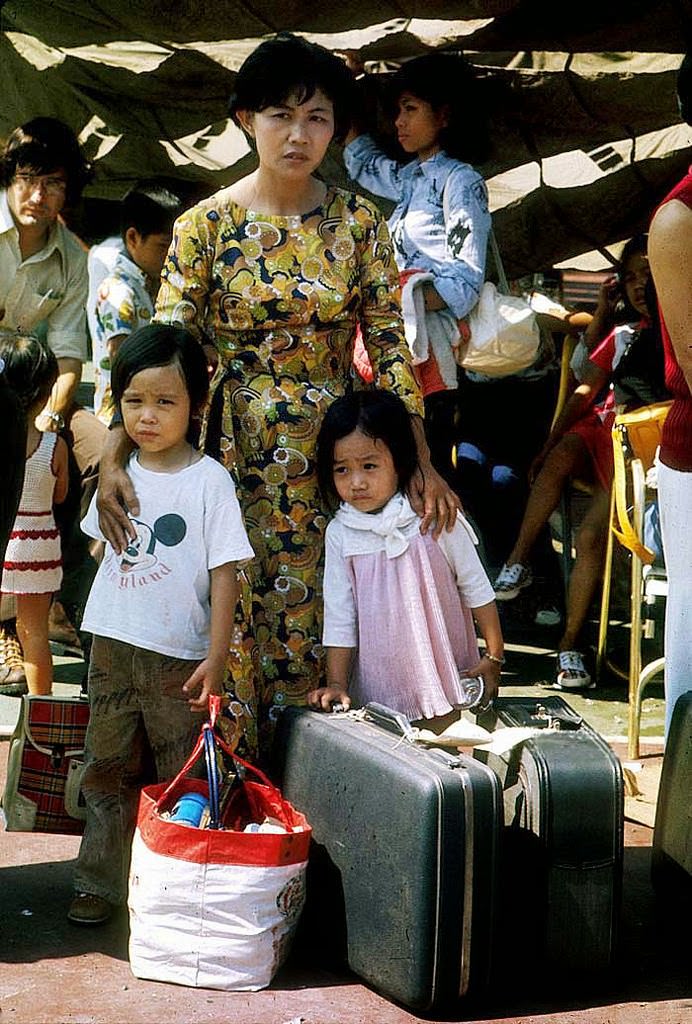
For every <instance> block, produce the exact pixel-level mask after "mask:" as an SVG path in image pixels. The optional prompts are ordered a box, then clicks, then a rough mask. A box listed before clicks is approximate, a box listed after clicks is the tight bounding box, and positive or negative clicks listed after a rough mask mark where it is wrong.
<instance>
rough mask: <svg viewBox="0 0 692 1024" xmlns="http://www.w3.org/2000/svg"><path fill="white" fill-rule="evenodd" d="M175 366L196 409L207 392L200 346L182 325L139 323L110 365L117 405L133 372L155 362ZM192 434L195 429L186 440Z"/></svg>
mask: <svg viewBox="0 0 692 1024" xmlns="http://www.w3.org/2000/svg"><path fill="white" fill-rule="evenodd" d="M171 365H174V366H177V367H178V369H179V371H180V376H181V377H182V378H183V380H184V382H185V387H186V388H187V393H188V395H189V396H190V411H191V413H198V412H199V411H200V410H201V409H202V407H203V405H204V403H205V402H206V400H207V395H208V393H209V374H208V371H207V359H206V356H205V354H204V351H203V349H202V346H201V345H200V344H199V342H198V341H197V340H196V338H195V337H194V335H192V334H191V333H190V331H188V330H187V329H186V328H185V327H178V326H174V325H173V324H160V323H150V324H145V325H144V327H139V328H138V329H137V330H136V331H133V332H132V334H130V335H128V337H127V338H125V340H124V341H123V343H122V344H121V345H120V347H119V348H118V351H117V353H116V356H115V359H114V360H113V366H112V368H111V391H112V393H113V399H114V400H115V402H116V403H117V404H118V406H120V402H121V401H122V397H123V394H124V393H125V391H126V390H127V388H128V386H129V384H130V381H131V380H132V378H133V377H134V376H135V374H136V373H140V372H141V371H142V370H149V369H151V368H152V367H154V366H171ZM193 438H194V429H193V428H191V432H189V433H188V440H192V439H193Z"/></svg>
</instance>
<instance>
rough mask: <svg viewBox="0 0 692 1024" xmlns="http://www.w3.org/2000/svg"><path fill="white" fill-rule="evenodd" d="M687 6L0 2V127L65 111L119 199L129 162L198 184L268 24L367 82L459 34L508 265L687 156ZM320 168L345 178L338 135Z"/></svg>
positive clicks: (624, 230)
mask: <svg viewBox="0 0 692 1024" xmlns="http://www.w3.org/2000/svg"><path fill="white" fill-rule="evenodd" d="M549 6H550V8H551V9H550V10H547V8H548V7H549ZM691 9H692V4H689V3H687V2H683V0H681V2H680V3H675V2H661V3H656V4H651V3H643V2H638V0H633V2H631V3H627V4H625V3H620V2H618V3H612V4H603V3H602V2H601V3H595V2H593V0H584V2H582V3H580V4H578V5H572V6H571V7H570V8H568V9H567V8H561V7H560V5H546V4H544V3H538V2H512V0H494V2H493V0H491V2H488V3H482V2H480V0H478V2H476V0H465V2H464V0H461V2H456V3H449V2H442V0H440V2H434V0H431V2H426V3H412V2H405V0H402V2H398V3H386V2H378V3H377V4H373V3H363V2H361V0H343V2H341V3H339V4H334V5H316V4H308V3H305V2H303V0H300V2H297V0H294V2H290V0H289V2H282V3H277V2H269V0H254V2H253V3H251V4H250V3H232V2H230V0H216V2H215V3H213V4H212V3H208V2H204V3H202V2H199V0H179V2H178V3H176V4H171V3H163V2H156V0H155V2H150V3H146V4H140V3H132V2H119V3H117V4H113V3H112V2H111V3H109V4H106V3H103V2H91V3H86V2H84V0H54V2H35V0H16V2H6V3H5V4H4V5H3V7H2V10H1V12H0V24H1V28H2V34H1V35H0V83H1V86H2V95H3V104H2V108H1V109H0V133H2V134H6V133H7V132H8V131H10V130H11V129H12V128H14V127H15V126H16V125H17V124H21V123H22V122H23V121H25V120H27V119H29V118H30V117H34V116H36V115H38V114H49V115H53V116H56V117H60V118H62V119H63V120H64V121H66V122H67V123H68V124H70V125H71V126H72V127H73V128H74V129H75V130H76V132H77V133H78V135H79V136H80V138H81V139H82V140H83V143H84V146H85V148H86V151H87V153H88V155H89V157H90V158H91V159H92V160H93V161H94V167H95V177H94V181H93V183H92V184H91V185H90V187H89V192H88V195H90V196H91V197H92V199H93V200H95V199H102V200H106V199H111V200H115V199H118V198H120V197H121V196H122V195H123V194H124V192H125V191H126V190H127V188H129V187H130V186H131V185H132V184H133V183H134V182H135V181H136V180H139V179H140V178H142V177H145V178H163V179H166V180H168V181H172V182H179V183H180V187H181V190H182V191H183V192H184V193H185V194H189V195H192V196H197V195H203V194H205V193H207V192H210V191H212V190H213V189H215V188H218V187H220V186H221V185H223V184H227V183H229V182H230V181H232V180H234V179H235V178H236V177H238V176H239V175H240V174H241V173H243V172H244V171H245V170H246V169H247V168H248V167H250V166H251V163H252V155H251V154H250V153H249V151H248V148H247V144H246V142H245V140H244V137H243V136H242V134H241V133H240V132H239V131H238V130H237V129H236V128H235V126H234V125H233V124H232V123H231V122H230V121H229V120H228V119H227V116H226V107H227V100H228V95H229V93H230V92H231V90H232V87H233V80H234V76H235V71H236V69H237V68H238V67H239V65H240V64H241V63H242V61H243V59H244V58H245V56H247V54H248V53H249V52H250V51H251V50H252V49H253V48H254V47H255V46H256V45H257V43H258V42H259V41H260V40H261V39H262V38H264V37H266V36H267V35H269V34H271V33H273V32H274V31H277V30H280V29H290V30H293V31H297V32H300V33H303V34H305V35H307V36H308V37H309V38H311V39H314V40H315V41H318V42H321V43H323V44H324V45H325V46H328V47H329V48H331V49H334V50H343V49H359V50H360V51H361V53H362V55H363V57H364V58H365V60H366V61H367V62H369V63H368V67H369V69H370V70H372V71H373V72H374V73H375V76H374V79H373V80H374V81H376V82H377V81H381V79H378V78H377V73H378V72H379V73H386V68H388V67H391V66H394V65H395V64H396V63H398V62H400V61H402V60H405V59H406V58H408V57H411V56H414V55H416V54H418V53H423V52H426V51H427V50H429V49H431V48H436V47H443V48H454V49H459V50H462V51H463V52H464V53H465V55H466V56H467V58H468V59H469V60H471V61H472V62H473V63H474V64H476V65H477V67H478V70H479V74H480V75H481V77H482V79H483V80H484V84H485V89H486V94H487V96H488V100H489V108H490V114H491V124H492V138H493V152H492V154H491V157H490V159H489V160H488V161H487V163H486V164H484V165H482V166H481V167H479V170H481V171H482V173H483V174H484V175H485V177H486V179H487V180H488V184H489V188H490V194H491V204H492V207H493V210H494V219H495V226H496V233H497V236H498V239H499V242H500V246H501V249H502V253H503V257H504V259H505V263H506V267H507V270H508V272H509V273H510V275H511V276H517V275H519V274H523V273H529V272H533V271H536V270H540V269H544V268H547V267H550V266H552V265H554V264H556V263H558V262H563V261H567V262H569V261H570V258H573V257H577V256H579V255H580V254H583V253H585V252H587V251H589V250H593V249H598V248H602V247H604V246H606V245H609V244H612V243H616V242H618V241H620V240H621V239H623V238H625V237H628V236H629V235H630V234H632V233H633V232H635V231H637V230H641V229H642V228H644V227H645V226H646V224H647V223H648V219H649V216H650V213H651V210H652V209H653V207H654V206H655V205H656V203H657V202H658V200H659V199H660V198H661V197H662V196H663V195H664V194H665V192H666V191H667V190H668V189H669V188H670V187H671V185H672V184H673V183H674V182H675V180H676V179H677V178H678V177H679V176H680V175H681V174H682V173H683V172H684V171H685V169H686V167H687V165H688V163H689V162H690V160H691V158H692V131H691V130H690V129H689V128H688V127H687V126H685V125H681V123H680V120H679V116H678V113H677V108H676V102H675V74H676V71H677V68H678V66H679V64H680V60H681V55H682V53H683V52H684V48H685V38H686V30H687V28H689V27H690V26H691V22H690V17H691V14H692V10H691ZM324 172H325V174H326V175H328V176H330V177H333V178H336V179H338V180H345V179H344V172H343V168H342V165H341V162H340V160H339V154H338V150H336V149H334V150H333V151H331V152H330V154H329V157H328V159H327V161H326V162H325V168H324Z"/></svg>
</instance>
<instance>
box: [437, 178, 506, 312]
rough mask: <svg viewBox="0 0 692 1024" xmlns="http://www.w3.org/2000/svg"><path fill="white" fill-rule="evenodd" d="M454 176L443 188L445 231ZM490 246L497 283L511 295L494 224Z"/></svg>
mask: <svg viewBox="0 0 692 1024" xmlns="http://www.w3.org/2000/svg"><path fill="white" fill-rule="evenodd" d="M452 174H453V172H452V171H450V173H449V174H448V175H447V179H446V181H445V183H444V186H443V188H442V216H443V217H444V222H445V230H446V228H447V224H448V222H449V195H448V194H447V186H448V185H449V179H450V178H451V177H452ZM488 245H489V246H490V252H491V253H492V257H493V262H494V264H495V269H496V270H497V282H498V284H499V286H500V291H501V292H504V293H505V294H509V282H508V280H507V274H506V273H505V265H504V263H503V262H502V257H501V256H500V247H499V245H498V244H497V238H496V237H495V231H494V230H493V227H492V223H491V225H490V234H489V235H488Z"/></svg>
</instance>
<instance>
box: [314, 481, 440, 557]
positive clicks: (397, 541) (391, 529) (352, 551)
mask: <svg viewBox="0 0 692 1024" xmlns="http://www.w3.org/2000/svg"><path fill="white" fill-rule="evenodd" d="M334 518H335V519H336V520H337V522H339V523H341V525H342V526H345V527H347V528H348V530H349V531H351V530H352V531H354V534H355V535H352V536H351V537H350V538H349V541H348V542H345V549H344V554H345V555H356V554H365V553H367V552H371V551H374V550H378V549H380V548H381V547H382V546H383V544H384V550H385V553H386V555H387V558H396V557H397V555H401V554H403V553H404V551H406V549H407V548H408V546H409V543H410V540H411V537H413V536H414V535H415V534H416V532H417V531H418V529H419V527H420V518H419V516H418V515H417V513H416V512H414V511H413V509H412V508H411V503H410V502H409V500H408V498H407V497H406V495H405V494H402V493H401V492H400V491H397V493H396V494H394V495H393V496H392V497H391V498H390V499H389V501H388V502H387V504H386V505H385V506H384V508H381V509H380V511H379V512H359V511H358V509H357V508H354V507H353V506H352V505H348V504H347V503H346V502H342V503H341V505H340V506H339V508H338V510H337V512H336V515H335V517H334ZM368 534H369V535H370V536H369V537H368Z"/></svg>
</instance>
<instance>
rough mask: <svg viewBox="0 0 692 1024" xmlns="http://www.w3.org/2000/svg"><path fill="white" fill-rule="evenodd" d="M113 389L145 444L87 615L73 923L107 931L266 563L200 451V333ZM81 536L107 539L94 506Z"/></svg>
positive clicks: (147, 340)
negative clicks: (141, 831)
mask: <svg viewBox="0 0 692 1024" xmlns="http://www.w3.org/2000/svg"><path fill="white" fill-rule="evenodd" d="M112 385H113V395H114V397H115V400H116V402H117V406H118V408H119V409H120V412H121V414H122V419H123V424H124V427H125V431H126V433H127V435H128V437H129V438H130V440H131V441H132V443H133V445H134V446H136V447H135V448H134V451H133V452H132V454H131V456H130V460H129V464H128V473H129V474H130V477H131V479H132V483H133V485H134V488H135V491H136V494H137V498H138V502H139V511H138V513H137V515H136V516H135V515H132V516H131V517H130V523H131V531H130V536H129V538H128V541H127V545H126V547H125V548H124V549H123V550H122V551H116V550H115V549H114V548H113V547H112V546H111V545H110V544H108V545H107V546H106V553H105V555H104V558H103V561H102V563H101V565H100V566H99V570H98V573H97V575H96V579H95V580H94V584H93V586H92V589H91V593H90V595H89V600H88V602H87V606H86V609H85V612H84V620H83V628H84V629H85V630H87V631H88V632H90V633H93V634H94V640H93V646H92V650H91V660H90V665H89V700H90V705H91V715H90V720H89V728H88V731H87V739H86V767H85V772H84V778H83V783H82V788H83V791H84V796H85V799H86V805H87V819H86V828H85V831H84V836H83V838H82V843H81V847H80V851H79V856H78V859H77V870H76V874H75V890H76V895H75V897H74V899H73V901H72V904H71V906H70V909H69V912H68V917H69V919H70V920H71V921H74V922H75V923H78V924H101V923H102V922H103V921H106V920H107V919H108V917H109V916H110V914H111V911H112V909H113V906H115V905H117V904H120V903H123V902H124V901H125V898H126V894H127V874H128V866H129V857H130V844H131V841H132V835H133V833H134V827H135V817H136V809H137V800H138V796H139V791H140V789H141V787H142V786H143V785H144V784H146V783H147V782H149V781H152V775H153V776H154V777H158V779H160V780H165V779H167V778H171V777H172V776H174V775H175V774H176V773H177V772H178V771H179V770H180V768H181V766H182V765H183V763H184V762H185V759H186V758H187V757H188V755H189V754H190V751H191V749H192V747H193V744H194V742H195V739H196V737H197V734H198V733H199V719H198V718H197V717H196V716H195V715H194V714H191V711H193V712H194V711H196V712H204V711H205V710H206V708H207V701H208V697H209V694H211V693H221V692H222V690H223V681H224V675H225V665H226V656H227V652H228V646H229V641H230V634H231V629H232V625H233V619H234V613H235V608H236V604H237V600H238V581H237V566H238V563H239V562H242V561H245V560H246V559H249V558H252V557H253V551H252V548H251V547H250V543H249V541H248V539H247V534H246V532H245V528H244V526H243V522H242V519H241V515H240V507H239V505H238V500H237V498H236V494H235V487H234V485H233V482H232V480H231V478H230V476H229V475H228V473H227V472H226V470H225V469H223V467H222V466H221V465H220V464H219V463H217V462H215V461H214V460H213V459H210V458H209V457H208V456H205V455H201V454H200V453H199V452H198V451H197V449H196V448H195V447H194V444H193V443H192V441H194V440H196V437H194V434H195V432H196V428H195V422H196V420H197V418H198V415H199V412H200V410H201V408H202V407H203V405H204V402H205V400H206V396H207V391H208V373H207V362H206V359H205V356H204V353H203V351H202V348H201V347H200V346H199V345H198V343H197V342H196V341H195V339H194V338H193V337H192V335H191V334H190V333H189V332H188V331H186V330H184V329H183V328H180V327H173V326H168V325H164V324H150V325H148V326H146V327H142V328H140V329H139V330H138V331H135V332H134V333H133V334H132V335H130V337H129V338H127V339H126V340H125V341H124V342H123V344H122V346H121V348H120V349H119V351H118V355H117V358H116V360H115V363H114V365H113V375H112ZM82 526H83V529H84V531H85V532H86V533H87V534H89V535H90V536H92V537H97V538H99V539H104V538H103V535H102V533H101V530H100V528H99V525H98V516H97V511H96V506H95V503H92V505H91V507H90V509H89V511H88V513H87V516H86V517H85V519H84V522H83V524H82ZM152 768H153V772H152Z"/></svg>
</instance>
